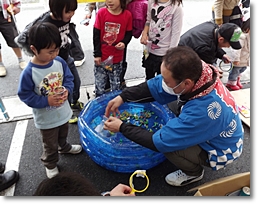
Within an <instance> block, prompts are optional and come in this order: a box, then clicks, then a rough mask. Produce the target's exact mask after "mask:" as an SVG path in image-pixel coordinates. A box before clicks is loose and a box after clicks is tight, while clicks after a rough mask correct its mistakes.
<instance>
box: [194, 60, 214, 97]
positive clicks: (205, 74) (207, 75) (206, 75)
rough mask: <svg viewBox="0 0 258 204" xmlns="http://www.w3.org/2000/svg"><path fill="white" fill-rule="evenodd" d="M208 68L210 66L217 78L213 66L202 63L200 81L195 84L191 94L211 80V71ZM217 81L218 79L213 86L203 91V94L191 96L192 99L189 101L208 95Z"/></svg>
mask: <svg viewBox="0 0 258 204" xmlns="http://www.w3.org/2000/svg"><path fill="white" fill-rule="evenodd" d="M210 66H212V67H213V68H214V71H215V72H217V76H219V73H218V70H217V69H216V68H215V67H214V66H213V65H208V64H206V63H205V62H204V61H202V68H203V69H202V75H201V77H200V79H199V80H198V81H197V82H196V84H195V86H194V88H193V90H192V92H193V91H195V90H196V89H198V88H200V87H201V86H203V85H204V84H206V83H208V82H209V81H211V80H212V73H213V70H212V68H211V67H210ZM218 80H219V78H218V77H217V79H216V81H215V83H214V84H212V85H211V86H210V87H208V88H207V89H205V90H204V91H203V92H201V93H199V94H197V95H195V96H193V97H192V98H190V100H192V99H194V98H199V97H201V96H205V95H207V94H209V93H210V92H211V91H212V90H213V89H214V87H215V86H216V84H217V83H218Z"/></svg>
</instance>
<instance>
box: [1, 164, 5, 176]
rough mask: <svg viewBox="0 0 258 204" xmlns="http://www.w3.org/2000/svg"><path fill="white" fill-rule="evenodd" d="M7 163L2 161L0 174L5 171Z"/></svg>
mask: <svg viewBox="0 0 258 204" xmlns="http://www.w3.org/2000/svg"><path fill="white" fill-rule="evenodd" d="M4 170H5V165H4V164H3V163H1V162H0V174H2V173H4Z"/></svg>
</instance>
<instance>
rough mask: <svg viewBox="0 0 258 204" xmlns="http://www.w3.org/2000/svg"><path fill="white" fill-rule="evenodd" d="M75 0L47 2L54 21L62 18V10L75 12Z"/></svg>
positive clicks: (51, 0) (50, 0) (52, 0)
mask: <svg viewBox="0 0 258 204" xmlns="http://www.w3.org/2000/svg"><path fill="white" fill-rule="evenodd" d="M77 6H78V3H77V0H49V9H50V11H51V13H52V14H53V16H54V17H55V18H56V19H62V18H63V10H64V8H65V12H66V13H67V12H68V11H75V10H76V9H77Z"/></svg>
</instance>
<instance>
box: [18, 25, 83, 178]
mask: <svg viewBox="0 0 258 204" xmlns="http://www.w3.org/2000/svg"><path fill="white" fill-rule="evenodd" d="M29 45H30V49H31V50H32V52H33V53H34V56H33V57H32V59H31V61H30V62H29V63H28V65H27V67H26V68H25V69H24V71H23V72H22V73H21V76H20V81H19V87H18V96H19V98H20V99H21V101H23V102H24V103H25V104H27V105H28V106H29V107H31V108H32V110H33V118H34V122H35V126H36V128H38V129H40V132H41V135H42V141H43V154H42V156H41V161H42V162H43V164H44V166H45V167H46V173H47V177H48V178H52V177H54V176H55V175H57V174H58V173H59V171H58V168H57V162H58V159H59V157H58V153H71V154H78V153H80V152H81V150H82V147H81V145H70V144H69V143H67V141H66V139H67V136H68V126H69V123H68V121H69V119H70V118H71V116H72V110H71V107H70V105H69V102H68V100H67V98H68V95H69V94H72V92H73V88H74V84H73V78H74V77H73V75H72V73H71V71H70V69H69V68H68V66H67V63H66V62H65V61H64V60H63V59H62V58H61V57H59V56H58V53H59V49H60V46H61V36H60V33H59V30H58V28H57V27H56V26H55V25H53V24H51V23H48V22H39V23H36V24H35V25H34V26H32V27H31V29H30V31H29ZM59 87H64V88H65V89H64V90H65V91H64V92H63V93H62V94H56V93H55V89H57V88H59Z"/></svg>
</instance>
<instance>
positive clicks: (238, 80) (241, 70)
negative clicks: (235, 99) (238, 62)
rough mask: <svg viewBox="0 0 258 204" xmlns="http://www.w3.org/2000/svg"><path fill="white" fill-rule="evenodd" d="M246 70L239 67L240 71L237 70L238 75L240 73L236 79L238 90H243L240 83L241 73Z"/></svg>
mask: <svg viewBox="0 0 258 204" xmlns="http://www.w3.org/2000/svg"><path fill="white" fill-rule="evenodd" d="M246 69H247V67H241V68H240V70H239V73H240V74H239V76H238V77H237V85H238V87H239V88H240V89H242V88H243V85H242V83H241V81H240V77H241V73H243V72H244V71H245V70H246Z"/></svg>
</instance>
